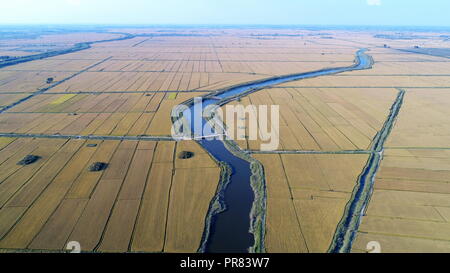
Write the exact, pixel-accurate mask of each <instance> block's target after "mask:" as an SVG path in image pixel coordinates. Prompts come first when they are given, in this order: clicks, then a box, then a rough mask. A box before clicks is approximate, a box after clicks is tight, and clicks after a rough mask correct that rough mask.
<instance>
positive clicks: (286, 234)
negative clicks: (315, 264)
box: [255, 155, 368, 253]
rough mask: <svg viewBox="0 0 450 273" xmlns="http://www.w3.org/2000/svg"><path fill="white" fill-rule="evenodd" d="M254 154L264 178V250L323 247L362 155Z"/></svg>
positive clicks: (328, 241) (317, 249) (362, 162)
mask: <svg viewBox="0 0 450 273" xmlns="http://www.w3.org/2000/svg"><path fill="white" fill-rule="evenodd" d="M255 157H256V159H258V160H259V161H260V162H261V163H262V164H263V165H264V166H265V174H266V179H267V231H266V232H267V234H266V248H267V251H268V252H276V253H278V252H280V253H284V252H293V253H308V252H312V253H323V252H326V251H328V248H329V246H330V244H331V241H332V239H333V236H334V232H335V230H336V227H337V225H338V224H339V222H340V220H341V218H342V215H343V213H344V209H345V206H346V204H347V203H348V202H349V199H350V197H351V193H352V191H353V188H354V187H355V184H356V181H357V178H358V176H359V174H360V173H361V170H362V168H363V167H364V165H365V164H366V161H367V159H368V156H367V155H255Z"/></svg>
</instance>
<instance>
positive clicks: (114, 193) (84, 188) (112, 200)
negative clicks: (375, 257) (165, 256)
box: [0, 138, 220, 252]
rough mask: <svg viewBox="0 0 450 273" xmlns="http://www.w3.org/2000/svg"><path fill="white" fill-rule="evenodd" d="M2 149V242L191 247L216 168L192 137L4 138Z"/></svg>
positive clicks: (118, 248) (11, 245) (120, 248)
mask: <svg viewBox="0 0 450 273" xmlns="http://www.w3.org/2000/svg"><path fill="white" fill-rule="evenodd" d="M185 150H188V151H192V152H193V153H194V157H193V158H191V159H178V158H177V155H178V154H179V153H181V152H182V151H185ZM0 154H1V156H0V158H1V162H0V170H1V171H0V173H1V176H0V181H1V183H0V223H1V224H0V248H1V249H15V250H18V249H20V250H25V249H29V250H44V251H45V250H54V251H62V250H64V249H65V246H66V243H67V242H68V241H73V240H75V241H78V242H80V243H81V245H82V249H83V251H88V252H91V251H99V252H128V251H138V252H163V251H164V252H186V251H188V252H195V251H196V250H197V248H198V247H199V246H200V240H201V236H202V234H203V229H204V219H205V217H206V213H207V210H208V207H209V203H210V201H211V199H212V197H213V195H214V194H215V191H216V188H217V182H218V181H219V173H220V171H219V168H218V167H217V165H216V163H215V162H214V161H213V160H212V159H211V158H210V157H209V155H207V154H206V153H205V152H204V151H203V150H202V149H201V148H199V146H198V145H197V144H196V143H195V142H182V143H178V144H177V143H175V142H152V141H143V142H137V141H101V140H93V141H85V140H65V139H59V140H54V139H43V140H38V139H21V138H19V139H6V138H1V139H0ZM27 154H33V155H36V156H39V160H37V161H36V162H34V163H32V164H30V165H26V166H20V165H17V164H16V163H17V162H18V161H19V160H21V159H22V158H23V157H24V156H25V155H27ZM95 162H103V163H105V164H106V168H105V169H104V170H99V171H90V170H89V166H91V165H92V164H94V163H95ZM194 162H195V163H194ZM180 219H183V221H182V223H181V222H180Z"/></svg>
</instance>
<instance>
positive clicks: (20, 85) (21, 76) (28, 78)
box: [0, 70, 74, 93]
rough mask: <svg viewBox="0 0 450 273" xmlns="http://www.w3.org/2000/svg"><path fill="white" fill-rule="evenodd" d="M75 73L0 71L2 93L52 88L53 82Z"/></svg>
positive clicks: (0, 90)
mask: <svg viewBox="0 0 450 273" xmlns="http://www.w3.org/2000/svg"><path fill="white" fill-rule="evenodd" d="M73 74H74V72H46V71H40V70H39V71H33V72H29V71H3V70H0V93H5V92H8V93H11V92H36V91H39V90H41V89H43V88H47V87H49V86H51V83H48V82H47V81H48V79H49V78H53V80H52V82H57V81H61V80H63V79H65V78H67V77H69V76H71V75H73Z"/></svg>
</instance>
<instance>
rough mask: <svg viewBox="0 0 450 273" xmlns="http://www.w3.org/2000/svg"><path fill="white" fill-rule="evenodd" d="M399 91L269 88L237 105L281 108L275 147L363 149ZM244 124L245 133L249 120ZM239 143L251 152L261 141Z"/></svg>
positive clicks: (329, 149)
mask: <svg viewBox="0 0 450 273" xmlns="http://www.w3.org/2000/svg"><path fill="white" fill-rule="evenodd" d="M397 92H398V91H397V90H395V89H364V88H361V89H351V88H345V89H344V88H342V89H340V88H339V89H338V88H272V89H266V90H262V91H258V92H256V93H253V94H251V95H250V96H248V97H245V98H243V99H242V100H241V102H240V103H242V104H244V105H249V104H252V105H256V106H258V105H268V106H270V105H279V106H280V132H279V138H280V148H279V150H316V151H323V150H325V151H337V150H365V149H369V148H370V145H371V142H372V139H373V138H374V136H375V135H376V133H377V132H378V131H379V130H380V129H381V127H382V126H383V124H384V122H385V120H386V117H387V116H388V114H389V109H390V107H391V105H392V103H393V101H394V100H395V96H396V94H397ZM234 104H235V103H234ZM225 122H226V121H225ZM269 122H271V119H269ZM247 123H248V122H247ZM246 127H247V136H248V124H247V126H246ZM238 143H239V144H240V145H241V147H242V148H244V149H247V148H248V149H250V150H259V147H260V144H261V143H260V141H250V140H249V141H248V143H246V141H239V142H238Z"/></svg>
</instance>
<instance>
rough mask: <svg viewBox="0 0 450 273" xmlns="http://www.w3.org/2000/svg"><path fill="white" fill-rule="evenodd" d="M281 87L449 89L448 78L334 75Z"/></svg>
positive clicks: (449, 80)
mask: <svg viewBox="0 0 450 273" xmlns="http://www.w3.org/2000/svg"><path fill="white" fill-rule="evenodd" d="M281 86H288V87H353V88H355V87H358V88H364V87H375V88H377V87H378V88H379V87H383V88H408V87H417V88H419V87H437V88H438V87H450V77H442V76H427V77H420V76H415V75H411V76H410V75H400V76H397V75H395V76H392V75H391V76H387V75H381V76H354V75H353V74H352V75H335V76H323V77H320V78H312V79H305V80H301V81H294V82H290V83H284V84H282V85H281Z"/></svg>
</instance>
